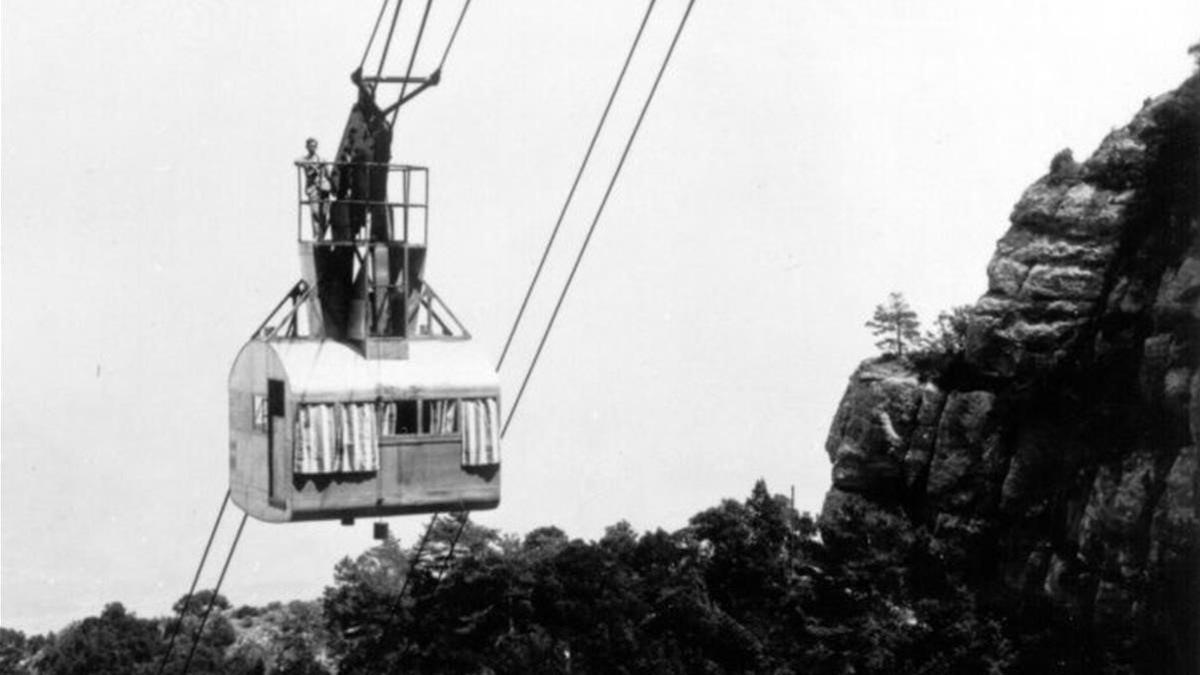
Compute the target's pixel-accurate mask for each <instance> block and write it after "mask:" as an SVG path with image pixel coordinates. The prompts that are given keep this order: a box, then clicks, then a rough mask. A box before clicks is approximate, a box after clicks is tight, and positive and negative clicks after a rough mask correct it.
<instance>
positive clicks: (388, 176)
mask: <svg viewBox="0 0 1200 675" xmlns="http://www.w3.org/2000/svg"><path fill="white" fill-rule="evenodd" d="M295 166H296V194H297V198H296V240H297V241H300V242H310V243H314V244H319V245H322V246H330V247H337V246H362V245H364V244H369V243H375V242H388V243H403V244H407V245H413V246H425V245H428V241H429V169H427V168H425V167H421V166H409V165H407V164H384V163H380V162H324V161H307V160H303V159H301V160H297V161H296V162H295Z"/></svg>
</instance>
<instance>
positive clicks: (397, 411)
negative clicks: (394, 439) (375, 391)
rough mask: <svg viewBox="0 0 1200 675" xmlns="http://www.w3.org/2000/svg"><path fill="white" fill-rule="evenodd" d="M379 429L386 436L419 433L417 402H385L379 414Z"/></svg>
mask: <svg viewBox="0 0 1200 675" xmlns="http://www.w3.org/2000/svg"><path fill="white" fill-rule="evenodd" d="M379 430H380V433H381V434H383V435H386V436H408V435H412V434H415V433H417V402H416V401H388V402H386V403H384V404H383V406H382V411H381V413H380V415H379Z"/></svg>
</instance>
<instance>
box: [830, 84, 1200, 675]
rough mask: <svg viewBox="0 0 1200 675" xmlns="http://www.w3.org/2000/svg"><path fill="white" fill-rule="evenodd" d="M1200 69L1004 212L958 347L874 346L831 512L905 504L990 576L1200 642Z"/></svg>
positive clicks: (1100, 624)
mask: <svg viewBox="0 0 1200 675" xmlns="http://www.w3.org/2000/svg"><path fill="white" fill-rule="evenodd" d="M1198 155H1200V76H1193V77H1192V78H1190V79H1189V80H1188V81H1186V82H1185V83H1184V84H1183V85H1182V86H1181V87H1180V88H1179V89H1177V90H1175V91H1173V92H1170V93H1168V94H1164V95H1162V96H1160V97H1158V98H1155V99H1152V100H1148V101H1146V102H1145V104H1144V105H1143V107H1142V109H1141V110H1140V111H1139V112H1138V113H1137V114H1136V116H1135V117H1134V118H1133V120H1132V122H1130V123H1129V124H1128V125H1127V126H1125V127H1124V128H1121V129H1119V130H1117V131H1114V132H1112V133H1111V134H1109V136H1108V137H1107V138H1106V139H1105V140H1104V141H1103V142H1102V143H1101V145H1100V148H1099V149H1098V150H1097V151H1096V152H1095V154H1093V155H1092V157H1090V158H1089V159H1087V160H1086V161H1085V162H1083V164H1082V165H1079V164H1076V163H1075V162H1074V161H1073V160H1071V158H1070V156H1069V153H1060V155H1059V156H1058V157H1056V158H1055V161H1054V162H1053V164H1052V168H1051V171H1050V173H1049V174H1048V175H1046V176H1044V177H1042V178H1040V179H1039V180H1038V181H1036V182H1035V183H1034V184H1033V185H1031V186H1030V187H1029V188H1028V189H1027V190H1026V191H1025V193H1024V194H1023V195H1022V196H1021V198H1020V200H1019V201H1018V202H1017V205H1016V207H1015V209H1014V211H1013V213H1012V216H1011V227H1010V228H1009V230H1008V232H1007V233H1005V235H1004V236H1003V238H1001V239H1000V241H999V243H998V244H997V247H996V252H995V255H994V257H993V258H992V261H991V263H990V264H989V266H988V270H987V272H988V281H989V284H988V291H987V293H986V294H985V295H984V296H983V297H982V298H980V299H979V301H978V302H977V303H976V305H975V307H974V315H973V318H972V320H971V323H970V325H969V329H968V331H967V338H966V350H965V353H964V354H962V355H960V356H959V357H958V362H957V364H956V366H955V367H954V368H952V369H949V370H944V371H943V372H940V373H933V374H930V373H922V374H919V373H918V372H916V369H915V368H914V367H913V366H912V365H911V364H909V363H908V362H907V361H901V360H896V359H875V360H870V361H867V362H865V363H863V364H862V365H861V366H860V367H859V369H858V371H857V372H855V373H854V375H853V376H852V377H851V380H850V385H849V387H848V389H847V391H846V394H845V396H844V398H843V400H842V403H841V405H840V407H839V409H838V412H837V415H836V418H835V420H834V423H833V425H832V428H831V431H830V435H829V439H828V442H827V446H826V448H827V451H828V452H829V456H830V459H831V461H832V462H833V488H832V489H831V490H830V493H829V495H828V497H827V500H826V504H825V507H824V514H823V517H824V518H836V517H837V515H838V511H839V510H840V509H843V508H844V507H845V505H846V504H847V503H849V502H858V503H860V504H861V503H863V502H864V501H866V502H868V503H870V504H871V505H872V507H873V508H880V509H889V510H892V511H894V512H900V513H904V514H906V515H907V516H908V518H910V519H911V521H912V522H913V523H914V525H915V526H923V527H928V528H929V529H930V531H931V532H932V533H933V535H934V536H935V537H943V538H959V539H961V540H962V541H961V542H960V543H963V544H964V545H967V546H973V547H976V548H977V549H980V550H983V551H985V552H986V556H985V558H986V560H988V561H990V562H989V564H988V565H984V566H982V568H981V569H978V570H973V571H972V573H973V577H974V578H975V579H976V580H977V582H978V583H979V584H983V585H992V586H994V587H996V588H998V589H1001V591H1000V592H1003V593H1008V594H1010V595H1013V596H1015V597H1023V598H1030V597H1034V596H1037V597H1039V598H1041V599H1043V600H1048V601H1049V602H1051V603H1053V604H1055V605H1057V606H1059V607H1062V608H1063V609H1064V611H1065V612H1067V613H1068V614H1069V615H1070V616H1072V617H1074V619H1075V620H1077V621H1079V622H1080V623H1081V624H1082V625H1085V626H1088V627H1090V628H1091V629H1093V630H1094V631H1096V632H1098V633H1105V634H1111V635H1121V636H1126V637H1127V638H1128V640H1130V641H1131V642H1138V641H1141V643H1143V644H1146V645H1154V648H1156V649H1161V650H1163V652H1164V655H1163V657H1162V661H1161V664H1162V666H1163V668H1164V669H1167V670H1172V671H1176V672H1196V671H1195V669H1196V668H1198V667H1200V657H1198V656H1197V654H1196V649H1197V645H1198V644H1200V616H1197V615H1198V614H1200V468H1198V463H1200V462H1198V458H1200V368H1198V367H1197V366H1198V362H1200V207H1198V203H1200V189H1198V185H1200V173H1198V165H1200V161H1198Z"/></svg>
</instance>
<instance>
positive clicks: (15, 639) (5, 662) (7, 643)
mask: <svg viewBox="0 0 1200 675" xmlns="http://www.w3.org/2000/svg"><path fill="white" fill-rule="evenodd" d="M29 655H30V650H29V640H28V639H27V638H26V637H25V634H24V633H22V632H21V631H19V630H13V629H11V628H0V675H18V674H20V673H26V672H28V671H27V670H25V669H24V668H22V667H21V662H22V661H24V660H25V659H26V658H27V657H28V656H29Z"/></svg>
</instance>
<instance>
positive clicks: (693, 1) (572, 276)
mask: <svg viewBox="0 0 1200 675" xmlns="http://www.w3.org/2000/svg"><path fill="white" fill-rule="evenodd" d="M695 4H696V0H688V5H687V9H686V10H685V11H684V13H683V19H681V20H680V22H679V27H678V28H676V29H675V36H674V37H673V38H672V39H671V46H670V47H669V48H668V49H667V55H666V56H665V57H664V58H663V62H662V65H661V66H660V67H659V69H658V75H657V76H655V78H654V85H653V86H652V87H650V93H649V94H648V95H647V96H646V102H645V103H644V104H643V105H642V111H641V112H640V113H639V114H638V118H637V122H636V123H635V124H634V125H633V131H632V132H630V134H629V140H628V141H627V142H626V143H625V149H624V150H623V151H622V152H621V159H620V160H619V161H618V162H617V168H616V169H615V170H614V171H613V175H612V178H611V179H610V180H609V181H608V187H607V188H606V189H605V190H604V197H603V198H602V199H601V200H600V206H599V207H597V208H596V215H595V216H594V217H593V218H592V224H591V226H589V227H588V231H587V236H586V237H584V240H583V244H582V245H581V246H580V247H579V254H578V255H576V256H575V263H574V264H573V265H572V266H571V273H570V274H569V275H568V276H567V281H566V283H565V284H563V289H562V292H561V293H559V296H558V302H557V303H555V305H554V311H553V312H552V313H551V314H550V321H549V322H547V324H546V329H545V330H544V331H543V332H542V338H541V340H540V341H539V342H538V346H537V351H535V352H534V354H533V360H532V361H531V362H530V364H529V369H528V370H526V371H525V378H524V379H523V380H522V381H521V388H520V389H518V390H517V397H516V399H515V400H514V401H513V405H512V407H511V408H509V410H508V417H507V418H506V419H505V420H504V426H503V427H502V428H501V429H500V437H501V438H503V437H504V435H505V434H506V433H507V432H508V425H509V424H511V423H512V420H513V416H514V415H515V414H516V412H517V407H518V406H519V405H520V404H521V398H522V396H524V394H525V387H526V386H527V385H528V384H529V378H530V376H531V375H533V370H534V368H536V367H537V363H538V359H539V358H540V357H541V355H542V349H543V348H544V347H545V346H546V339H547V338H549V337H550V331H551V329H553V328H554V322H555V320H556V319H557V318H558V312H559V310H561V309H562V305H563V300H564V299H566V297H567V291H569V290H570V289H571V283H572V282H573V281H574V280H575V273H576V272H577V271H579V263H580V262H581V261H582V260H583V255H584V253H586V252H587V248H588V244H589V243H591V241H592V234H593V233H595V231H596V224H597V223H599V222H600V216H601V215H602V214H603V213H604V207H605V206H606V205H607V204H608V198H609V196H610V195H612V190H613V186H614V185H616V182H617V177H618V176H620V175H621V169H622V168H623V167H624V166H625V160H626V158H628V157H629V150H630V148H631V147H633V141H634V139H635V138H637V133H638V130H639V129H641V127H642V121H643V120H644V119H645V118H646V111H647V110H649V109H650V102H651V101H652V100H654V94H655V92H657V91H658V85H659V83H660V82H661V81H662V76H663V73H664V72H666V69H667V64H668V63H670V61H671V55H672V54H673V53H674V52H675V45H676V44H678V43H679V36H680V35H681V34H682V33H683V27H684V25H685V24H687V20H688V17H689V16H690V15H691V13H692V6H693V5H695Z"/></svg>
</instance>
